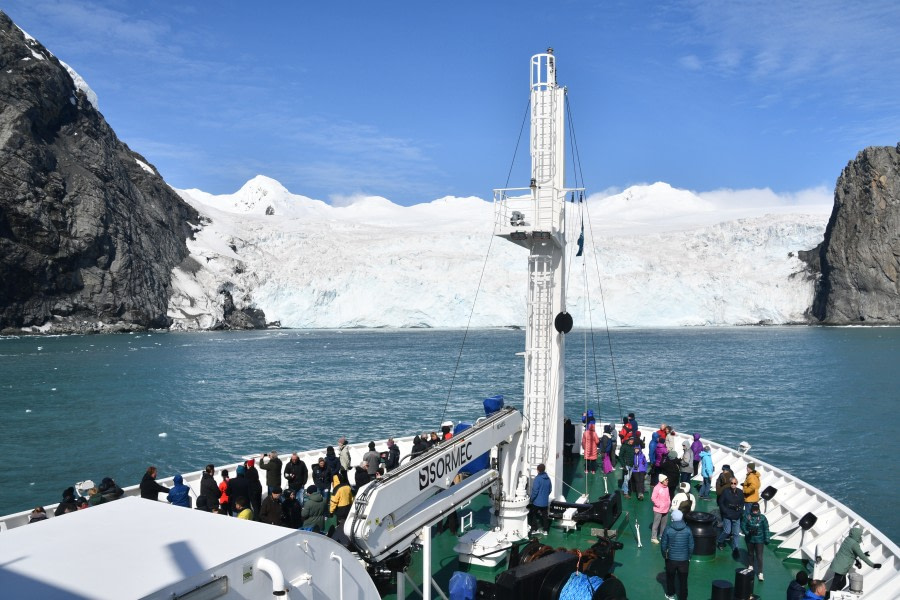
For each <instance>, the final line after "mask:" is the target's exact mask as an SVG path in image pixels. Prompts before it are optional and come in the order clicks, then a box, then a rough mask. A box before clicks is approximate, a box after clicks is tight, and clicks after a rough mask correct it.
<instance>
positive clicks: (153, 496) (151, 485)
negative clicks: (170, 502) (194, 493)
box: [141, 465, 169, 500]
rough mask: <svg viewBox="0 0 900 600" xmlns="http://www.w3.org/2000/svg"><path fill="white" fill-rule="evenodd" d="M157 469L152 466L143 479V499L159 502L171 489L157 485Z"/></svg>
mask: <svg viewBox="0 0 900 600" xmlns="http://www.w3.org/2000/svg"><path fill="white" fill-rule="evenodd" d="M156 472H157V471H156V467H154V466H153V465H150V466H149V467H147V472H146V473H144V477H143V478H142V479H141V498H144V499H146V500H159V495H160V494H168V493H169V488H167V487H165V486H163V485H160V484H158V483H156Z"/></svg>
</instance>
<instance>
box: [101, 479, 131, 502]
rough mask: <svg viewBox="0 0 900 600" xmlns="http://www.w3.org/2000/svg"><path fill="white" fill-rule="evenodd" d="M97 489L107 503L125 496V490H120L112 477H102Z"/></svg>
mask: <svg viewBox="0 0 900 600" xmlns="http://www.w3.org/2000/svg"><path fill="white" fill-rule="evenodd" d="M97 489H98V490H100V494H101V495H102V496H103V499H104V500H106V501H107V502H112V501H113V500H118V499H119V498H121V497H122V496H124V495H125V490H123V489H122V488H120V487H119V484H117V483H116V481H115V479H113V478H112V477H104V478H103V480H102V481H101V482H100V486H99V487H98V488H97Z"/></svg>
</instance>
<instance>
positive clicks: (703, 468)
mask: <svg viewBox="0 0 900 600" xmlns="http://www.w3.org/2000/svg"><path fill="white" fill-rule="evenodd" d="M715 472H716V467H715V465H714V464H713V460H712V451H710V449H709V446H703V450H701V451H700V476H701V477H703V485H701V486H700V499H701V500H711V499H712V498H710V497H709V490H710V487H711V486H712V476H713V473H715Z"/></svg>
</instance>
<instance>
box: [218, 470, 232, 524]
mask: <svg viewBox="0 0 900 600" xmlns="http://www.w3.org/2000/svg"><path fill="white" fill-rule="evenodd" d="M221 475H222V482H221V483H220V484H219V507H220V508H221V510H222V512H224V513H225V514H226V515H228V516H229V517H230V516H231V514H232V513H231V501H230V500H229V498H228V469H222V472H221Z"/></svg>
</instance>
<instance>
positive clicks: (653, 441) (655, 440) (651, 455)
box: [647, 431, 659, 485]
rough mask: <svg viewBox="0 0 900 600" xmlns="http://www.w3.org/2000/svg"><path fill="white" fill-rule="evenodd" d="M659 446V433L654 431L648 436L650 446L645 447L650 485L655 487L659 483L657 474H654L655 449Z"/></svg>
mask: <svg viewBox="0 0 900 600" xmlns="http://www.w3.org/2000/svg"><path fill="white" fill-rule="evenodd" d="M658 445H659V432H658V431H654V432H653V434H652V435H651V436H650V444H648V446H647V459H648V461H649V463H650V467H651V469H650V485H656V482H657V481H659V473H657V472H656V468H655V467H656V447H657V446H658Z"/></svg>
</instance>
